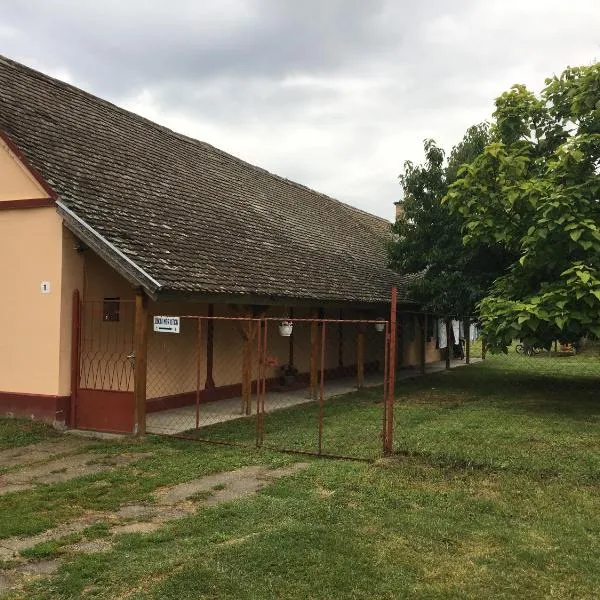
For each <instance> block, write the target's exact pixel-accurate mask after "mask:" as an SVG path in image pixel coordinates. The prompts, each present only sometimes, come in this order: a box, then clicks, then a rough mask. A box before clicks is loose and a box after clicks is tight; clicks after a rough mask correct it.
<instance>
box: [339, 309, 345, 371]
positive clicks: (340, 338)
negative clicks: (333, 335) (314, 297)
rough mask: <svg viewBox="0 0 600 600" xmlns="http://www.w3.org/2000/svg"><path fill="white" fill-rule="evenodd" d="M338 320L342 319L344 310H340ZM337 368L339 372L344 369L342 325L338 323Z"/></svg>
mask: <svg viewBox="0 0 600 600" xmlns="http://www.w3.org/2000/svg"><path fill="white" fill-rule="evenodd" d="M338 318H339V319H340V320H341V319H343V318H344V310H343V309H342V308H340V314H339V317H338ZM338 367H339V369H340V371H342V369H343V368H344V324H343V323H338Z"/></svg>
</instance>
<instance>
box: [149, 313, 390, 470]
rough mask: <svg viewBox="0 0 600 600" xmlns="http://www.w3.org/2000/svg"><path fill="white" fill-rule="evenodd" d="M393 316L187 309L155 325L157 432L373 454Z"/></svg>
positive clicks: (152, 402) (152, 383)
mask: <svg viewBox="0 0 600 600" xmlns="http://www.w3.org/2000/svg"><path fill="white" fill-rule="evenodd" d="M387 329H388V325H387V322H385V321H377V322H376V321H363V320H355V321H351V320H333V319H332V320H327V319H287V320H281V319H274V318H272V319H270V318H251V317H247V318H246V317H208V316H189V317H181V319H180V330H179V333H178V334H170V333H160V332H151V334H150V336H149V345H148V376H147V389H146V393H147V416H146V430H147V431H148V432H149V433H155V434H163V435H175V436H181V437H189V438H193V439H199V440H206V441H214V442H223V443H233V444H243V445H258V446H264V447H269V448H276V449H282V450H289V451H297V452H308V453H316V454H330V455H348V456H358V457H365V458H369V457H374V456H377V455H379V454H380V453H381V449H382V443H383V438H382V435H383V433H382V432H383V425H384V416H385V410H386V407H385V386H384V381H385V366H386V352H387V341H386V338H388V335H387V334H388V331H387Z"/></svg>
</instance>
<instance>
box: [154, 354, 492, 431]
mask: <svg viewBox="0 0 600 600" xmlns="http://www.w3.org/2000/svg"><path fill="white" fill-rule="evenodd" d="M479 360H480V359H471V362H478V361H479ZM464 364H465V363H464V361H461V360H453V361H452V362H451V368H456V367H461V366H463V365H464ZM445 368H446V363H445V362H444V361H439V362H435V363H429V364H428V365H427V367H426V374H430V373H436V372H439V371H443V370H445ZM420 375H421V374H420V370H419V368H418V367H406V368H403V369H400V370H399V371H398V373H397V377H396V379H397V380H403V379H412V378H414V377H419V376H420ZM378 385H383V374H381V373H378V374H375V375H370V376H366V377H365V387H367V388H368V387H376V386H378ZM355 391H356V378H355V377H347V378H344V379H334V380H331V381H329V382H327V381H326V382H325V393H324V397H325V399H326V400H329V399H331V398H335V397H336V396H341V395H343V394H347V393H349V392H355ZM307 392H308V390H307V388H302V389H297V390H286V391H274V392H269V393H267V394H266V396H265V412H267V413H269V412H274V411H276V410H282V409H285V408H290V407H292V406H297V405H299V404H307V403H310V402H313V400H311V399H310V398H309V397H308V394H307ZM252 400H253V414H256V396H253V398H252ZM241 406H242V399H241V397H237V398H229V399H227V400H217V401H215V402H206V403H202V404H200V406H199V410H198V417H199V428H202V427H207V426H209V425H214V424H216V423H224V422H226V421H233V420H234V419H243V418H248V417H247V416H246V415H244V414H242V410H241ZM195 427H196V406H195V405H190V406H183V407H181V408H173V409H170V410H163V411H159V412H152V413H148V415H147V416H146V430H147V431H148V433H157V434H164V435H176V434H179V433H183V432H185V431H189V430H191V429H195Z"/></svg>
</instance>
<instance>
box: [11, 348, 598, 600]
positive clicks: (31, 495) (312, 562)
mask: <svg viewBox="0 0 600 600" xmlns="http://www.w3.org/2000/svg"><path fill="white" fill-rule="evenodd" d="M377 402H378V394H377V393H374V392H368V391H367V392H363V393H361V394H355V395H353V397H351V398H346V399H342V400H337V401H335V402H332V403H330V404H328V407H327V409H328V410H327V413H326V415H327V419H326V423H327V422H328V423H329V428H328V429H326V432H327V431H328V430H329V433H328V434H327V433H326V435H329V436H330V437H329V438H325V439H328V440H329V441H328V444H329V446H328V447H329V448H335V449H336V450H337V449H340V450H346V451H348V452H352V453H355V454H358V455H360V454H363V453H364V454H368V453H370V452H371V451H372V450H373V449H374V448H376V447H377V448H378V443H377V444H376V445H375V446H371V445H370V444H371V442H370V440H371V436H370V435H363V433H364V430H365V428H368V427H372V426H373V427H378V424H379V417H380V415H381V410H380V406H379V405H378V404H377ZM344 407H346V408H344ZM347 407H350V408H351V410H348V408H347ZM303 415H304V417H303ZM361 415H362V417H363V419H364V423H363V425H362V426H361ZM306 416H307V415H306V412H304V413H303V412H302V411H300V410H299V409H292V410H290V411H286V412H285V413H279V414H277V415H271V416H270V417H269V422H268V429H267V440H266V441H269V439H271V440H273V439H275V440H278V443H281V444H285V445H292V446H293V445H298V446H303V445H304V444H305V443H307V442H310V443H314V431H315V429H314V414H312V415H309V420H310V421H311V422H310V423H309V424H306V423H305V422H304V421H303V419H305V418H306ZM599 417H600V359H599V358H598V356H597V353H596V351H593V352H590V354H589V356H578V357H561V358H552V357H532V358H527V357H518V356H516V355H509V356H506V357H503V356H501V357H490V358H489V359H488V360H486V361H485V362H484V363H480V364H477V365H474V366H472V367H469V368H461V369H457V370H455V371H452V372H450V373H443V374H438V375H434V376H430V377H427V378H425V379H421V380H416V381H413V382H408V383H402V384H399V386H398V402H397V404H396V410H395V419H396V436H395V448H396V452H397V454H396V456H395V457H393V458H391V459H383V460H379V461H377V462H375V463H364V462H350V461H337V460H325V459H314V460H310V467H309V468H308V469H307V470H304V471H301V472H298V473H296V474H294V475H291V476H288V477H286V478H284V479H280V480H278V481H277V482H275V483H273V484H272V485H269V486H268V487H266V488H264V489H263V490H262V491H261V492H260V493H259V494H257V495H255V496H251V497H248V498H245V499H242V500H238V501H234V502H231V503H227V504H222V505H218V506H214V507H210V508H209V507H200V508H199V509H198V510H197V512H196V514H194V515H192V516H189V517H186V518H184V519H182V520H179V521H173V522H172V523H171V524H167V525H165V526H163V527H162V528H161V529H160V530H159V531H158V532H155V533H152V534H147V535H141V534H123V535H121V536H119V537H118V539H117V540H116V544H115V546H114V547H113V548H112V549H111V550H110V551H108V552H102V553H98V554H89V555H79V556H75V555H73V556H70V555H66V556H65V562H64V564H63V565H62V567H61V568H60V570H59V571H58V573H57V574H56V575H54V576H53V577H51V578H49V579H45V580H42V581H40V582H38V583H36V582H32V583H31V584H30V586H29V587H28V588H27V589H25V590H24V591H23V592H22V593H21V594H20V595H17V596H16V597H18V598H28V599H31V598H39V599H62V598H80V597H82V598H98V599H100V598H111V599H113V598H123V597H127V598H133V599H138V600H141V599H150V598H154V599H159V598H160V599H161V600H162V599H170V598H177V599H181V598H215V599H217V598H219V599H221V598H223V599H229V598H231V599H234V598H235V599H254V598H257V599H258V598H261V599H262V598H273V599H275V598H277V599H287V598H290V599H291V598H294V599H296V598H297V599H307V598H319V599H320V598H344V599H345V598H511V599H512V598H590V599H591V598H597V597H598V596H600V517H599V515H600V495H599V492H600V458H599V456H600V424H599ZM19 427H20V428H21V429H19ZM22 427H23V425H22V424H13V423H2V425H1V429H0V432H2V436H4V435H7V436H8V439H9V440H11V439H15V440H16V443H19V442H20V441H21V440H24V439H25V438H24V437H23V434H22V433H21V434H19V433H17V432H18V431H21V432H22V431H23V430H22ZM236 427H237V428H239V429H238V430H237V431H236ZM11 431H13V432H14V433H11ZM343 431H350V432H351V435H347V434H346V435H342V432H343ZM31 435H34V436H39V435H43V434H40V432H39V431H37V430H36V431H35V432H33V433H31ZM219 435H228V436H230V437H231V439H236V440H238V441H239V440H242V439H244V437H245V436H250V435H251V432H250V429H249V427H248V425H247V424H244V423H238V424H237V425H236V424H235V423H229V424H225V425H222V426H219ZM310 436H313V437H310ZM4 439H5V438H4V437H0V440H1V441H0V443H2V444H4ZM23 443H25V442H23ZM132 447H135V448H136V449H144V450H147V451H149V452H152V453H153V455H152V456H149V457H145V458H142V459H140V460H138V461H137V462H135V463H131V464H129V465H127V466H124V467H121V468H119V469H117V470H116V471H114V472H112V473H103V474H96V475H93V476H89V477H87V478H83V479H80V480H74V481H71V482H68V483H63V484H59V485H48V486H42V487H40V488H39V489H36V490H31V491H27V492H21V493H15V494H9V495H6V496H3V497H2V496H0V537H7V536H10V535H15V534H31V533H35V532H39V531H42V530H44V529H46V528H49V527H51V526H53V525H55V524H57V523H60V522H61V521H64V520H67V519H70V518H73V517H74V516H77V515H81V514H83V513H84V511H87V510H91V509H104V510H112V509H116V508H117V507H118V506H119V504H121V503H125V502H132V501H135V502H149V501H150V500H151V493H152V491H153V490H154V489H156V488H157V487H159V486H165V485H171V484H174V483H177V482H181V481H185V480H188V479H191V478H194V477H198V476H199V475H201V474H204V473H211V472H216V471H223V470H230V469H233V468H236V467H239V466H242V465H247V464H267V465H272V466H281V465H283V464H286V463H289V462H292V461H295V460H298V458H297V457H294V456H288V455H282V454H277V453H272V452H269V451H266V450H248V449H239V448H231V447H221V446H212V445H206V444H201V443H195V442H178V441H175V440H165V439H149V440H147V441H145V442H143V443H137V442H118V443H115V442H113V443H110V444H107V445H105V446H103V447H102V448H98V449H96V450H95V451H96V452H99V453H102V454H110V453H117V452H122V451H123V450H124V449H127V448H132ZM328 447H325V448H324V451H327V450H328ZM302 460H306V458H302ZM97 529H98V530H97V531H93V532H88V533H86V535H87V536H88V537H94V536H98V535H102V534H103V532H102V527H100V528H97ZM0 543H1V542H0ZM52 552H56V553H60V552H61V548H60V547H59V546H58V547H51V548H46V550H45V551H44V552H42V553H41V554H44V555H48V554H50V555H52ZM34 556H35V553H34Z"/></svg>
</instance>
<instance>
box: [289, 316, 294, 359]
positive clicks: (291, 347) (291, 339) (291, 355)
mask: <svg viewBox="0 0 600 600" xmlns="http://www.w3.org/2000/svg"><path fill="white" fill-rule="evenodd" d="M293 318H294V308H293V307H290V319H293ZM288 343H289V347H288V365H293V364H294V330H293V329H292V335H290V337H289V341H288Z"/></svg>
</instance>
